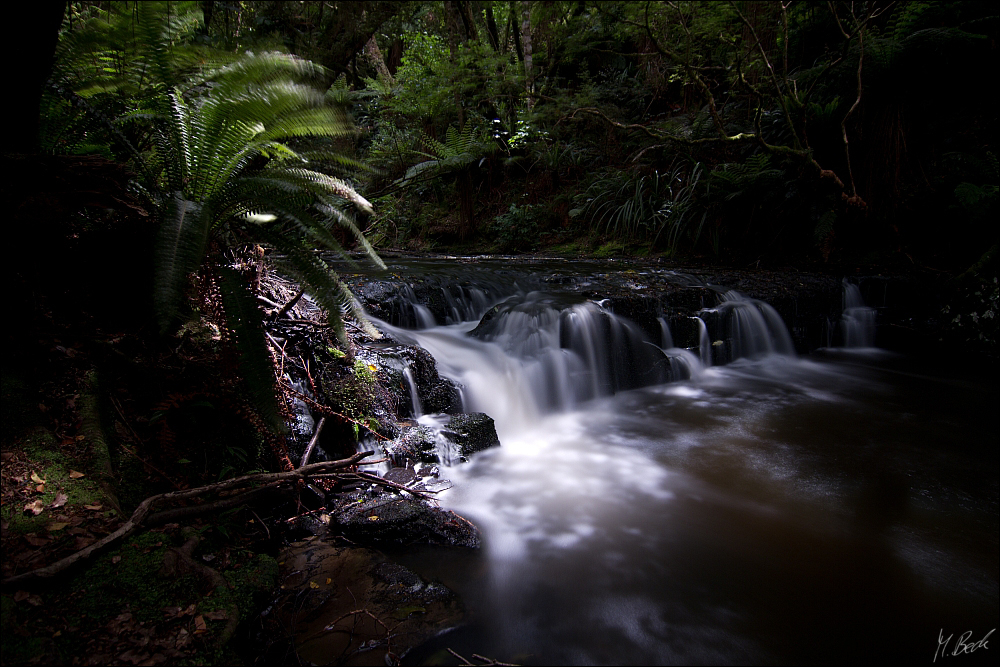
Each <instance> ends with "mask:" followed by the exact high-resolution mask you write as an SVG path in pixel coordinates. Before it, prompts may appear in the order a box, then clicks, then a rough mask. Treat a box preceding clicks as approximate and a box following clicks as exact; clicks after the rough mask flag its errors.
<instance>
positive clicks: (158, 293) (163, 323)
mask: <svg viewBox="0 0 1000 667" xmlns="http://www.w3.org/2000/svg"><path fill="white" fill-rule="evenodd" d="M205 213H206V212H205V210H204V207H203V205H202V204H200V203H199V202H194V201H191V200H188V199H184V198H183V197H182V196H181V195H180V193H174V194H173V195H172V196H170V197H168V198H167V200H166V202H165V203H164V204H163V205H162V214H161V220H160V231H159V234H158V238H157V243H156V253H155V267H154V270H155V275H156V282H155V285H154V291H153V303H154V305H155V306H156V311H157V313H158V316H159V321H160V330H161V332H163V333H167V332H168V331H169V330H170V329H171V327H173V326H174V325H175V324H176V323H177V320H178V317H179V316H180V314H181V313H182V310H183V306H184V304H185V301H186V292H187V288H188V276H190V275H191V274H192V273H193V272H195V271H197V270H198V268H199V267H200V266H201V263H202V260H203V258H204V255H205V243H206V241H207V239H208V221H209V216H208V215H206V214H205Z"/></svg>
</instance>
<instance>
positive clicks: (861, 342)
mask: <svg viewBox="0 0 1000 667" xmlns="http://www.w3.org/2000/svg"><path fill="white" fill-rule="evenodd" d="M840 332H841V340H842V341H843V346H844V347H873V346H874V345H875V309H874V308H869V307H868V306H866V305H865V300H864V299H863V298H862V297H861V289H860V288H859V287H858V286H857V285H855V284H854V283H852V282H849V281H848V280H847V279H846V278H845V279H844V314H843V316H842V317H841V320H840Z"/></svg>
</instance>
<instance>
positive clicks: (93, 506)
mask: <svg viewBox="0 0 1000 667" xmlns="http://www.w3.org/2000/svg"><path fill="white" fill-rule="evenodd" d="M102 507H103V505H84V506H83V509H85V510H94V511H95V512H96V511H97V510H99V509H101V508H102Z"/></svg>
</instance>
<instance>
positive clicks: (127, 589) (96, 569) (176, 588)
mask: <svg viewBox="0 0 1000 667" xmlns="http://www.w3.org/2000/svg"><path fill="white" fill-rule="evenodd" d="M171 546H174V545H173V543H172V542H171V540H170V538H169V537H167V536H165V535H164V534H163V533H156V532H146V533H142V534H140V535H138V536H133V537H131V538H129V539H127V540H126V541H125V543H124V544H123V545H122V546H121V548H119V549H118V550H117V551H116V552H110V553H108V554H105V555H104V556H101V557H100V558H98V560H97V561H96V562H95V563H94V564H93V565H92V566H91V567H89V568H87V570H86V571H84V572H82V573H81V575H80V576H78V577H77V578H76V579H75V580H74V582H73V584H72V591H73V592H74V593H76V594H78V595H79V599H78V602H77V604H76V605H75V607H74V613H76V614H79V615H80V616H86V617H88V618H90V619H92V620H93V621H96V622H98V623H104V622H106V621H107V620H108V619H110V618H112V617H114V616H116V615H118V614H120V613H122V611H123V610H124V609H126V608H128V609H129V611H131V612H132V613H133V614H134V615H135V618H136V619H138V620H139V621H154V620H158V619H160V618H162V617H163V608H164V607H170V606H176V607H185V606H187V605H189V604H191V603H192V602H195V601H196V600H197V599H198V598H199V597H200V592H199V584H200V580H199V579H198V578H197V577H195V576H193V575H192V576H184V577H178V578H169V577H164V576H162V575H161V574H160V568H161V567H162V565H163V556H164V554H165V553H166V552H167V549H168V548H170V547H171ZM115 556H118V557H119V558H120V560H119V561H118V562H117V563H116V562H114V561H115Z"/></svg>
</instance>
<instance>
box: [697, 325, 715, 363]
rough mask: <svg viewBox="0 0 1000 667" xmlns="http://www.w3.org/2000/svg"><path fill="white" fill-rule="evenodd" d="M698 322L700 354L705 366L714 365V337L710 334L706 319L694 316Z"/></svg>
mask: <svg viewBox="0 0 1000 667" xmlns="http://www.w3.org/2000/svg"><path fill="white" fill-rule="evenodd" d="M694 319H695V320H697V322H698V355H699V357H700V358H701V363H702V365H703V366H711V365H712V339H711V338H709V336H708V326H707V325H706V324H705V320H703V319H701V318H700V317H696V318H694Z"/></svg>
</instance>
